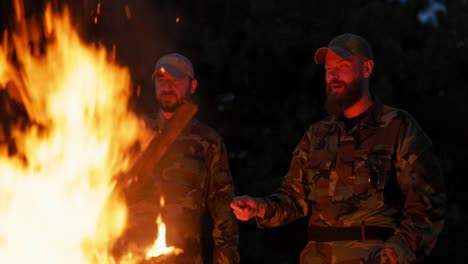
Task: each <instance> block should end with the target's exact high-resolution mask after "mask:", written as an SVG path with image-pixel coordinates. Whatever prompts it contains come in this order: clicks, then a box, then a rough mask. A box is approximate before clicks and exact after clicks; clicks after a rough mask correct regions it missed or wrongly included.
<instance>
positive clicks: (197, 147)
mask: <svg viewBox="0 0 468 264" xmlns="http://www.w3.org/2000/svg"><path fill="white" fill-rule="evenodd" d="M151 121H152V122H147V123H148V124H149V127H150V128H151V129H153V130H155V131H158V130H160V129H161V128H162V127H163V125H164V123H165V119H164V117H162V115H161V114H159V115H158V118H157V119H156V120H151ZM151 179H152V180H154V181H153V182H152V183H151V184H145V186H139V187H137V188H136V189H137V190H138V192H139V194H138V195H137V197H138V199H133V200H131V201H128V202H129V224H128V229H127V237H128V238H127V239H128V240H135V243H137V244H139V245H140V247H147V246H149V245H151V244H152V243H153V241H154V240H155V238H156V236H157V227H156V223H155V221H156V217H157V215H158V214H161V217H162V221H163V222H164V223H165V224H166V229H167V231H166V241H167V245H168V246H174V247H176V248H181V249H183V250H184V253H183V254H181V255H179V256H177V257H174V258H173V259H169V260H167V261H165V262H167V263H216V264H218V263H219V264H221V263H223V264H224V263H239V254H238V252H237V245H238V232H239V231H238V223H237V220H236V219H235V217H234V215H233V213H232V211H231V210H230V208H229V203H230V202H231V200H232V197H233V195H234V187H233V183H232V178H231V174H230V170H229V164H228V156H227V153H226V149H225V145H224V143H223V142H222V138H221V137H220V136H219V135H218V134H217V133H216V132H215V131H214V130H213V129H211V128H210V127H208V126H207V125H205V124H203V123H201V122H200V121H198V120H195V119H192V120H191V121H190V122H189V124H188V125H187V127H186V128H184V130H183V131H182V132H181V134H179V136H178V137H177V138H176V140H175V141H174V142H173V143H172V145H171V146H170V147H169V149H168V150H167V152H166V153H165V155H164V156H163V157H162V159H161V160H160V162H159V164H158V165H157V166H156V169H155V170H154V173H153V175H151ZM161 196H164V199H165V205H164V206H163V207H162V206H160V197H161ZM136 240H138V241H136ZM207 241H208V242H207ZM207 246H209V248H207ZM207 254H210V255H211V256H212V257H207V256H206V255H207Z"/></svg>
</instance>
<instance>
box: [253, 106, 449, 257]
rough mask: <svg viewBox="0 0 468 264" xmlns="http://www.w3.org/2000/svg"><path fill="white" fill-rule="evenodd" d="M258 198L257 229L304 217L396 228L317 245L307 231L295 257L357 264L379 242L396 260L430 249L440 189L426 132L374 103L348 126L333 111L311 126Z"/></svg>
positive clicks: (438, 224) (314, 222) (440, 209)
mask: <svg viewBox="0 0 468 264" xmlns="http://www.w3.org/2000/svg"><path fill="white" fill-rule="evenodd" d="M265 201H266V203H267V209H266V213H265V218H264V219H257V223H258V224H259V226H260V227H267V228H271V227H275V226H279V225H284V224H287V223H290V222H292V221H294V220H296V219H298V218H300V217H309V225H310V226H325V227H326V226H335V227H350V226H361V225H367V226H381V227H391V228H393V229H395V233H394V235H393V236H392V237H390V238H389V239H388V240H387V241H371V240H362V241H359V240H356V241H330V242H326V243H318V242H315V241H314V238H313V237H310V238H309V240H310V242H309V244H308V245H307V246H306V247H305V249H304V251H303V252H302V255H301V263H360V262H361V261H362V260H368V259H370V258H374V259H375V256H376V254H377V253H378V252H379V251H380V250H381V249H382V248H383V247H387V248H391V249H392V250H393V252H394V255H395V256H396V257H397V259H398V261H399V263H411V262H413V261H415V259H416V258H417V257H422V256H425V255H428V254H429V253H430V251H431V250H432V248H433V246H434V244H435V242H436V240H437V237H438V235H439V233H440V232H441V230H442V228H443V223H444V210H445V204H446V195H445V191H444V183H443V178H442V175H441V170H440V168H439V165H438V160H437V158H436V157H435V156H434V154H433V152H432V143H431V140H430V138H429V137H428V136H427V135H426V134H425V133H424V131H423V130H422V129H421V128H420V126H419V125H418V124H417V122H416V121H415V120H414V119H413V117H412V116H411V115H410V114H408V113H407V112H405V111H402V110H399V109H396V108H392V107H389V106H386V105H383V104H381V103H380V102H378V101H377V102H376V103H374V105H373V106H372V108H371V110H370V111H369V112H368V114H367V115H366V116H365V117H364V118H363V119H362V120H361V121H360V122H359V123H358V124H357V125H356V126H354V127H353V128H352V129H351V130H350V131H348V132H346V131H345V129H344V123H343V122H342V121H340V120H339V119H337V118H334V117H327V118H325V119H324V120H322V121H320V122H318V123H316V124H313V125H312V126H311V127H310V128H309V129H308V131H307V132H306V133H305V135H304V137H303V138H302V139H301V141H300V142H299V144H298V145H297V147H296V149H295V150H294V152H293V158H292V161H291V164H290V168H289V171H288V173H287V175H286V176H285V178H284V179H283V181H282V184H281V186H280V188H279V189H278V190H277V191H276V192H275V193H273V194H272V195H270V196H268V197H265ZM351 252H352V253H351ZM350 257H351V259H350ZM319 259H320V261H319ZM379 259H380V257H379ZM382 259H383V258H382ZM362 263H374V262H371V261H368V262H364V261H363V262H362ZM376 263H377V262H376ZM378 263H380V262H378ZM382 263H385V262H382Z"/></svg>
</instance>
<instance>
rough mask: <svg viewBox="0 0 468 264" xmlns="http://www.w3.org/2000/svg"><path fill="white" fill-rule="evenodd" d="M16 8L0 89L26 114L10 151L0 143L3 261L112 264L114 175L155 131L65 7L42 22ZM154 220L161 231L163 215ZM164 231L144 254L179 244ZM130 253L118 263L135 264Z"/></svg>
mask: <svg viewBox="0 0 468 264" xmlns="http://www.w3.org/2000/svg"><path fill="white" fill-rule="evenodd" d="M14 6H15V23H14V26H13V27H12V28H10V29H9V31H8V32H9V33H4V34H3V37H2V43H3V44H1V46H0V88H1V89H2V91H7V93H8V95H9V98H11V100H12V101H14V102H17V103H18V104H19V105H22V106H23V107H24V112H25V113H26V116H27V119H28V121H27V122H17V123H14V122H13V123H11V122H10V123H9V125H8V126H7V127H6V128H7V129H8V131H3V132H4V133H3V134H5V133H6V134H8V135H9V136H8V137H9V139H11V140H12V141H14V144H15V151H14V153H12V151H11V148H10V147H11V144H10V145H9V144H3V143H2V145H0V263H15V264H16V263H18V264H23V263H24V264H26V263H28V264H29V263H38V262H39V263H49V264H55V263H56V264H63V263H68V264H74V263H76V264H84V263H88V264H97V263H99V264H101V263H116V261H115V260H114V259H113V257H112V255H111V253H110V248H111V245H112V243H114V242H115V240H116V238H117V237H118V236H119V235H120V234H121V232H122V231H123V229H124V227H125V224H126V223H125V221H126V214H127V209H126V206H125V203H124V200H123V199H122V198H121V197H119V196H118V195H115V192H114V190H115V188H116V181H115V177H114V176H115V175H121V174H122V173H125V172H126V171H127V170H129V168H130V166H131V164H132V163H133V162H134V159H135V157H134V155H133V156H132V155H131V154H130V153H131V151H130V150H131V149H132V147H133V146H134V145H135V144H136V143H137V142H148V138H149V136H150V135H149V134H147V133H144V131H145V130H144V129H143V124H142V123H141V122H140V121H139V120H138V119H137V117H135V116H134V115H132V113H131V112H130V111H129V110H128V107H127V105H128V99H129V96H130V95H131V91H132V90H131V82H130V75H129V71H128V70H127V69H126V68H125V67H123V66H120V65H118V64H117V63H116V62H115V58H114V56H112V54H108V52H107V51H106V49H105V48H104V47H101V46H99V45H88V44H85V43H84V42H83V41H82V40H81V39H80V37H79V35H78V34H77V33H76V31H75V29H74V27H73V26H72V23H71V19H70V13H69V12H67V10H66V9H65V10H62V11H61V12H59V13H58V12H56V11H54V10H52V8H51V7H50V6H47V8H46V11H45V13H44V16H43V17H44V21H42V23H41V24H40V26H38V24H31V23H29V21H27V20H26V19H25V17H24V14H23V13H24V11H23V8H22V3H21V1H19V0H17V1H15V2H14ZM34 25H36V26H37V27H34ZM38 30H40V31H42V33H43V35H44V36H45V37H46V39H45V47H44V48H45V49H44V51H43V52H39V53H37V52H32V49H31V47H32V46H31V44H33V45H34V44H36V45H37V44H38V43H37V42H36V43H34V41H35V40H37V39H35V38H34V36H36V35H37V33H38ZM36 47H37V46H36ZM4 121H5V120H2V122H4ZM25 123H26V125H25ZM4 129H5V126H4ZM11 140H10V141H11ZM156 220H157V223H156ZM154 228H155V229H156V228H159V230H161V231H160V233H164V231H163V230H164V228H165V227H164V222H163V219H161V218H160V217H159V218H158V219H155V226H154ZM159 235H162V236H159V237H158V238H155V240H156V241H160V242H158V243H159V244H158V243H156V242H155V246H161V247H163V248H160V249H155V248H148V249H145V250H147V251H148V254H149V255H148V259H151V258H155V257H158V256H159V254H167V253H168V252H171V251H172V250H173V248H168V247H166V244H165V241H164V239H165V238H164V237H163V234H159ZM161 239H162V240H161ZM161 241H162V242H161ZM156 244H158V245H156ZM154 252H156V253H154ZM151 254H152V255H151ZM132 256H133V255H132V252H128V253H127V257H126V258H124V260H122V262H119V263H125V264H127V263H128V264H130V263H137V262H138V261H139V259H138V258H137V257H132Z"/></svg>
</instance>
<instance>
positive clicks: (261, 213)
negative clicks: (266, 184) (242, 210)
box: [255, 198, 267, 219]
mask: <svg viewBox="0 0 468 264" xmlns="http://www.w3.org/2000/svg"><path fill="white" fill-rule="evenodd" d="M255 200H256V203H257V212H256V215H255V216H256V217H259V218H262V219H263V218H265V213H266V209H267V203H266V201H265V199H264V198H256V199H255Z"/></svg>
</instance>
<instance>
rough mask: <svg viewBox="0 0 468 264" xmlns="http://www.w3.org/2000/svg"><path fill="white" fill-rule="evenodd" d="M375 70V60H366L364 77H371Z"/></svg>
mask: <svg viewBox="0 0 468 264" xmlns="http://www.w3.org/2000/svg"><path fill="white" fill-rule="evenodd" d="M373 71H374V60H365V61H364V77H365V78H369V77H370V76H371V74H372V72H373Z"/></svg>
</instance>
